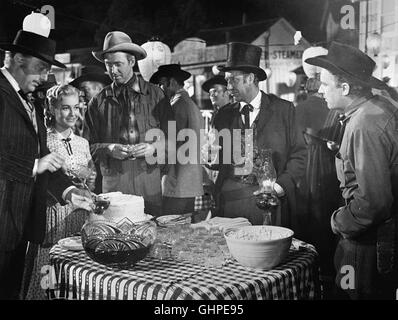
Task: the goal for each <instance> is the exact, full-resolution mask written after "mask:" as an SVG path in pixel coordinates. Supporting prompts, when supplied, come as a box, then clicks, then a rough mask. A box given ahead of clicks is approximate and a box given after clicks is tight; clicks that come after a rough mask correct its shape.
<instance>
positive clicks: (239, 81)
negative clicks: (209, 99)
mask: <svg viewBox="0 0 398 320" xmlns="http://www.w3.org/2000/svg"><path fill="white" fill-rule="evenodd" d="M227 50H228V53H227V63H226V65H225V66H223V67H219V69H220V70H221V71H223V72H225V79H226V81H227V88H228V90H229V92H230V93H231V95H232V97H233V98H234V99H235V101H236V103H235V105H234V108H233V112H234V115H233V118H232V121H231V124H230V125H229V128H230V129H241V130H246V129H252V130H253V131H252V133H253V134H252V137H253V139H252V142H253V144H254V147H255V148H257V149H258V150H262V149H271V150H272V159H273V163H274V166H275V169H276V174H277V179H276V182H275V184H274V191H275V192H276V193H277V195H278V196H279V198H280V200H281V206H280V209H281V210H279V211H278V214H277V215H276V216H275V217H274V223H276V224H278V225H283V226H286V227H291V228H293V229H294V230H295V229H296V228H295V227H296V223H297V221H295V220H294V219H295V210H296V188H297V184H298V183H299V179H300V178H301V176H302V175H303V172H304V163H305V157H306V149H305V145H304V141H303V140H302V139H300V138H301V135H300V134H299V133H298V127H297V125H296V121H295V109H294V106H293V104H292V103H290V102H288V101H286V100H282V99H280V98H278V97H276V96H274V95H270V94H265V93H264V92H262V91H261V90H260V89H259V82H260V81H264V80H265V79H266V78H267V75H266V73H265V71H264V70H263V69H261V68H260V67H259V63H260V57H261V48H260V47H258V46H255V45H251V44H247V43H240V42H232V43H228V45H227ZM249 132H250V131H249ZM249 144H250V142H248V144H246V145H247V146H248V147H250V146H249ZM232 147H233V149H235V148H236V147H237V146H235V145H234V146H232ZM247 160H250V159H247ZM217 183H218V184H220V185H221V195H220V196H221V199H220V206H221V214H223V215H224V216H227V217H237V216H244V217H247V218H248V219H249V220H250V221H251V222H252V223H253V224H261V223H262V222H263V221H262V210H260V209H259V208H257V206H256V203H255V196H254V195H253V192H254V191H256V190H258V189H259V186H258V183H257V179H256V177H255V176H254V173H253V172H252V171H251V169H250V168H248V171H247V170H240V168H239V167H238V166H237V165H236V164H232V165H228V164H224V165H223V166H222V168H221V169H220V173H219V178H218V180H217ZM216 187H220V186H216Z"/></svg>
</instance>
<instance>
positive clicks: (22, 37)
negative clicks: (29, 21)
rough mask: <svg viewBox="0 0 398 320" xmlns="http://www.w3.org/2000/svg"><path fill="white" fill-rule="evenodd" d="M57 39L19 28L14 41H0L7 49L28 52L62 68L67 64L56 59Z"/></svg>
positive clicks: (1, 46) (2, 46) (1, 45)
mask: <svg viewBox="0 0 398 320" xmlns="http://www.w3.org/2000/svg"><path fill="white" fill-rule="evenodd" d="M55 45H56V43H55V41H54V40H52V39H49V38H46V37H43V36H41V35H38V34H36V33H33V32H28V31H24V30H19V31H18V33H17V35H16V37H15V39H14V41H13V43H0V48H1V49H3V50H6V51H11V52H18V53H22V54H28V55H31V56H33V57H36V58H39V59H40V60H43V61H45V62H47V63H49V64H51V65H55V66H57V67H60V68H66V66H65V65H64V64H63V63H61V62H59V61H57V60H55V59H54V56H55Z"/></svg>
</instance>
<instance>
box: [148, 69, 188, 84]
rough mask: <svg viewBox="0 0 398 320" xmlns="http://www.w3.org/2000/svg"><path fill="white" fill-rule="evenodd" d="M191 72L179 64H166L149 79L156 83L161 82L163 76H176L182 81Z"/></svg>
mask: <svg viewBox="0 0 398 320" xmlns="http://www.w3.org/2000/svg"><path fill="white" fill-rule="evenodd" d="M190 76H191V74H190V73H189V72H187V71H184V70H182V69H181V66H180V65H179V64H164V65H162V66H160V67H159V69H158V71H156V72H155V73H154V74H153V75H152V77H151V78H150V79H149V82H151V83H154V84H159V80H160V78H161V77H166V78H176V79H180V80H181V81H185V80H187V79H188V78H189V77H190Z"/></svg>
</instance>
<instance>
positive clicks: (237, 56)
mask: <svg viewBox="0 0 398 320" xmlns="http://www.w3.org/2000/svg"><path fill="white" fill-rule="evenodd" d="M261 52H262V50H261V48H260V47H258V46H255V45H252V44H248V43H243V42H230V43H228V44H227V64H226V65H225V66H219V67H218V70H220V71H223V72H225V71H231V70H240V71H243V72H248V73H255V74H256V75H257V77H258V80H260V81H263V80H265V79H267V74H266V73H265V71H264V70H263V69H261V68H260V67H259V65H260V58H261Z"/></svg>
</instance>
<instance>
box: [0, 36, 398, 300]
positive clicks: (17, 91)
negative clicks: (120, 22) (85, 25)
mask: <svg viewBox="0 0 398 320" xmlns="http://www.w3.org/2000/svg"><path fill="white" fill-rule="evenodd" d="M1 49H3V50H7V51H8V52H9V55H8V58H7V61H5V63H4V67H3V68H1V73H0V299H19V298H22V299H45V298H47V297H46V291H45V290H43V289H42V288H41V286H40V283H41V276H42V273H41V270H42V268H43V266H46V265H48V264H49V250H50V248H51V247H52V246H53V245H54V244H56V243H57V241H58V240H60V239H62V238H65V237H67V236H70V235H73V234H77V233H78V232H79V231H80V229H81V227H82V226H83V224H84V220H85V214H86V211H85V210H89V209H90V206H91V205H92V197H91V194H90V192H93V193H96V194H99V193H106V192H113V191H121V192H123V193H126V194H134V195H139V196H142V197H143V198H144V201H145V210H146V213H148V214H151V215H153V216H160V215H170V214H185V213H193V219H194V221H195V219H204V218H205V217H209V215H212V216H223V217H229V218H234V217H245V218H247V219H248V220H249V221H250V222H251V223H252V224H262V223H264V221H263V215H262V209H260V208H259V207H258V206H257V205H256V195H258V193H259V192H262V191H264V190H265V189H263V188H264V187H265V185H262V183H263V182H264V181H263V180H261V179H262V178H261V177H260V176H259V173H258V172H256V171H255V170H254V167H255V163H256V161H257V160H259V161H260V162H261V161H262V160H264V159H257V158H255V157H261V155H262V154H265V153H264V152H269V154H270V157H271V160H272V163H273V165H274V169H275V174H276V176H275V177H274V180H273V181H272V184H271V186H272V190H271V192H272V193H273V194H274V195H275V196H276V197H277V198H278V203H279V205H278V207H277V208H276V210H275V211H274V212H273V216H272V223H273V224H275V225H280V226H285V227H288V228H291V229H292V230H293V231H294V232H295V236H296V237H297V238H300V239H302V240H304V241H307V242H309V243H311V244H313V245H314V246H315V247H316V248H317V250H318V253H319V256H320V267H321V277H323V278H322V279H323V281H324V286H325V287H326V286H328V285H329V286H330V288H331V292H332V291H333V295H331V297H334V298H351V299H377V298H387V299H392V298H393V297H395V290H396V289H397V288H398V219H397V214H398V207H397V203H398V201H397V200H398V105H397V103H396V102H395V101H394V100H393V99H392V98H391V97H390V96H389V95H388V94H386V93H385V90H386V89H387V87H386V85H385V83H384V82H382V81H380V80H378V79H376V78H374V77H373V76H372V72H373V70H374V68H375V63H374V61H373V60H372V59H371V58H369V57H368V56H367V55H366V54H364V53H363V52H361V51H360V50H358V49H356V48H353V47H350V46H348V45H345V44H341V43H338V42H332V43H331V45H330V47H329V51H328V53H327V55H324V56H318V57H313V58H309V59H307V60H306V62H307V63H309V64H312V65H315V66H318V67H320V68H321V70H322V71H321V73H320V74H318V75H317V76H316V77H315V78H311V79H309V80H308V81H307V84H306V91H307V94H308V96H307V98H306V99H305V100H304V101H301V102H300V103H299V104H298V105H297V106H295V105H294V104H293V103H292V102H289V101H286V100H283V99H281V98H279V97H277V96H275V95H273V94H268V93H265V92H263V91H262V90H260V88H259V82H260V81H265V80H266V79H267V74H266V73H265V71H264V70H263V69H262V68H260V67H259V65H260V57H261V55H262V49H261V48H260V47H258V46H255V45H252V44H247V43H237V42H232V43H228V44H227V49H228V50H227V52H228V54H227V61H226V64H224V65H222V66H219V67H218V68H219V71H220V72H221V73H220V75H217V76H214V77H212V78H210V79H208V80H207V81H205V82H204V83H203V84H202V89H203V91H205V92H208V93H209V97H210V101H211V103H212V105H213V108H214V112H213V115H212V119H211V121H210V127H211V130H210V131H211V136H213V137H216V139H215V140H214V141H210V140H209V137H210V135H206V134H205V139H204V143H202V142H203V141H202V139H200V137H202V136H203V128H204V123H203V117H202V115H201V113H200V109H199V107H198V106H197V105H196V103H195V102H194V100H192V98H191V97H190V96H189V94H188V92H187V91H186V90H185V89H184V81H185V80H187V79H188V78H189V77H190V76H191V74H190V73H189V72H187V71H185V70H183V69H182V68H181V66H180V65H178V64H168V65H163V66H160V67H159V69H158V70H157V71H156V72H155V73H154V74H153V75H152V77H151V78H150V80H149V81H145V80H144V79H143V78H142V77H141V76H140V75H139V74H137V73H135V72H134V66H135V65H136V64H137V61H139V60H140V59H144V58H145V57H146V56H147V53H146V52H145V50H144V49H143V48H142V47H141V46H139V45H137V44H135V43H133V42H132V40H131V38H130V37H129V36H128V35H127V34H125V33H123V32H120V31H112V32H109V33H108V34H107V35H106V36H105V39H104V43H103V48H102V50H99V51H95V52H93V56H94V57H95V58H96V59H97V60H98V61H99V62H101V63H103V64H104V67H105V69H106V73H105V70H104V69H102V68H99V67H93V66H87V67H86V68H84V69H83V70H82V74H81V76H80V77H78V78H76V79H74V80H73V81H72V82H71V83H69V84H57V83H56V81H55V78H50V77H49V75H48V74H49V71H50V68H51V65H56V66H58V67H61V68H65V66H64V65H63V64H62V63H60V62H58V61H56V60H55V59H54V54H55V42H54V41H53V40H51V39H49V38H47V37H44V36H41V35H37V34H34V33H31V32H26V31H22V30H21V31H19V32H18V34H17V36H16V38H15V40H14V42H13V43H12V44H3V45H2V46H1ZM393 98H394V97H393ZM182 132H186V133H187V134H181V133H182ZM222 132H224V133H227V134H222ZM235 132H239V133H240V135H239V138H238V140H236V139H235V136H234V134H233V133H235ZM228 134H229V136H228ZM228 137H229V138H231V137H233V139H228ZM209 141H210V142H209ZM237 141H238V142H237ZM236 142H237V143H236ZM204 146H205V147H204ZM209 149H211V151H212V152H210V153H211V154H210V155H209V157H208V158H206V157H207V156H208V154H207V153H206V154H205V155H204V151H206V150H207V151H208V150H209ZM214 150H216V152H214ZM236 155H238V156H236ZM203 158H205V159H207V160H206V161H205V162H204V161H203ZM153 159H156V160H157V161H151V160H153ZM260 171H261V170H260ZM260 173H261V172H260ZM82 184H83V186H84V187H82ZM88 188H89V189H90V190H91V191H88V190H87V189H88ZM204 203H211V206H210V213H209V210H208V209H209V206H205V205H204ZM333 257H334V258H333ZM345 266H351V267H352V268H353V270H354V272H355V276H354V281H353V283H348V284H347V281H346V280H345V276H346V274H345V273H344V272H342V270H345V269H344V268H343V267H345ZM334 278H335V279H334ZM333 282H334V285H333ZM332 288H333V290H332Z"/></svg>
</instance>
